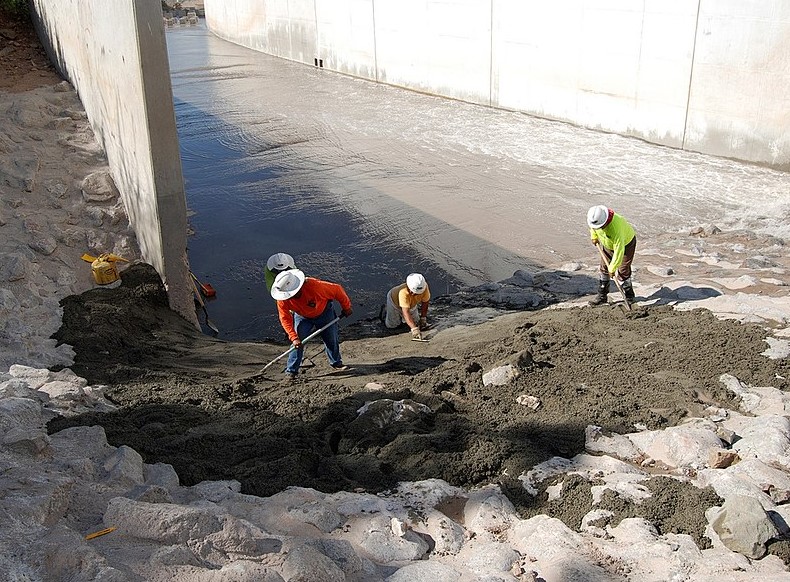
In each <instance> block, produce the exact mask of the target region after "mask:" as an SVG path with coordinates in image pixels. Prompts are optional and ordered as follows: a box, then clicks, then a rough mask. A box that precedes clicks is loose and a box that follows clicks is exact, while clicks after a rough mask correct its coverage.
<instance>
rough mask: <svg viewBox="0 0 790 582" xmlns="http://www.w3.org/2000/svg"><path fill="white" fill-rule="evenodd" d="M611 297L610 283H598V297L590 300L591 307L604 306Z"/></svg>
mask: <svg viewBox="0 0 790 582" xmlns="http://www.w3.org/2000/svg"><path fill="white" fill-rule="evenodd" d="M607 295H609V281H599V282H598V295H596V296H595V297H594V298H593V299H591V300H590V305H604V304H605V303H606V302H607V298H606V297H607Z"/></svg>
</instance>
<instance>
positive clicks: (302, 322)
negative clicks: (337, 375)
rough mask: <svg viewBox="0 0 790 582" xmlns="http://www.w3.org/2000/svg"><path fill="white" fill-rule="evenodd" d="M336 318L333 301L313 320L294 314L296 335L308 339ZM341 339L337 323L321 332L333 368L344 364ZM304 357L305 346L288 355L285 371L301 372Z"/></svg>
mask: <svg viewBox="0 0 790 582" xmlns="http://www.w3.org/2000/svg"><path fill="white" fill-rule="evenodd" d="M335 317H337V315H335V309H334V303H333V302H332V301H330V302H329V303H327V305H326V309H324V312H323V313H322V314H321V315H319V316H318V317H315V318H312V319H311V318H308V317H302V316H301V315H299V314H298V313H294V328H295V329H296V335H298V336H299V339H303V338H306V337H307V336H308V335H310V334H311V333H313V331H314V330H316V329H320V328H322V327H324V326H325V325H326V324H327V323H329V322H330V321H332V320H333V319H334V318H335ZM339 337H340V335H339V333H338V327H337V322H335V323H334V324H333V325H330V326H329V327H327V328H326V329H325V330H324V331H322V332H321V339H322V340H324V351H325V352H326V357H327V358H329V363H330V364H331V365H332V366H336V365H338V366H339V365H342V364H343V360H341V359H340V339H339ZM303 357H304V345H302V347H300V348H297V349H295V350H294V351H292V352H291V353H290V354H289V355H288V364H287V365H286V367H285V371H286V372H288V373H289V374H296V373H297V372H298V371H299V366H301V365H302V358H303Z"/></svg>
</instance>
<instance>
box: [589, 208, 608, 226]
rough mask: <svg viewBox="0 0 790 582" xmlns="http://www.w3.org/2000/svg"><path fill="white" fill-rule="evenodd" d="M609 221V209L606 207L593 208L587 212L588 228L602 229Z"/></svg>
mask: <svg viewBox="0 0 790 582" xmlns="http://www.w3.org/2000/svg"><path fill="white" fill-rule="evenodd" d="M607 220H609V209H608V208H607V207H606V206H593V207H591V208H590V209H589V210H588V211H587V225H588V226H589V227H590V228H602V227H603V226H604V225H605V224H606V221H607Z"/></svg>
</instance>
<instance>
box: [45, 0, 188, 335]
mask: <svg viewBox="0 0 790 582" xmlns="http://www.w3.org/2000/svg"><path fill="white" fill-rule="evenodd" d="M32 4H33V9H34V11H35V15H34V19H35V20H36V26H37V28H38V30H39V36H41V38H42V40H43V41H44V43H45V44H46V45H48V46H47V49H48V51H49V53H50V57H51V59H52V62H53V63H54V64H55V66H56V67H57V68H58V70H59V71H60V73H61V74H62V75H63V76H64V77H65V78H67V79H68V80H69V81H70V82H71V83H72V85H74V88H75V89H76V90H77V93H78V94H79V96H80V100H81V101H82V104H83V106H84V107H85V111H86V113H87V115H88V119H89V120H90V122H91V126H92V128H93V131H94V133H95V134H96V139H97V141H98V142H99V144H100V145H101V146H102V148H103V149H104V151H105V152H106V153H107V160H108V162H109V166H110V171H111V172H112V175H113V178H114V179H115V183H116V185H117V186H118V189H119V190H120V192H121V197H122V198H123V201H124V204H125V206H126V210H127V212H128V214H129V220H130V223H131V225H132V227H133V228H134V231H135V233H136V235H137V240H138V242H139V245H140V249H141V251H142V253H143V258H144V259H145V260H146V262H149V263H150V264H152V265H153V266H154V267H155V268H156V270H157V271H158V272H159V274H160V275H161V277H162V280H163V281H164V283H165V285H166V287H167V290H168V298H169V301H170V306H171V308H173V309H174V310H175V311H177V312H178V313H180V314H182V315H183V316H184V317H185V318H187V319H188V320H189V321H191V322H193V323H194V324H195V325H197V318H196V315H195V309H194V305H193V303H192V301H193V300H192V287H191V279H190V278H189V271H188V267H187V260H186V247H187V219H186V199H185V194H184V181H183V176H182V173H181V156H180V153H179V146H178V135H177V133H176V123H175V114H174V111H173V95H172V89H171V85H170V69H169V66H168V60H167V47H166V45H165V32H164V25H163V20H162V10H161V3H160V2H159V0H33V2H32Z"/></svg>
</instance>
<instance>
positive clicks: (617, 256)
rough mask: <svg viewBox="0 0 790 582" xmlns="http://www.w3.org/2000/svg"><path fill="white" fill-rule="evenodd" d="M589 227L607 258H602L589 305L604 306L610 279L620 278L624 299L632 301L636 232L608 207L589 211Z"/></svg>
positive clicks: (593, 240)
mask: <svg viewBox="0 0 790 582" xmlns="http://www.w3.org/2000/svg"><path fill="white" fill-rule="evenodd" d="M587 226H589V227H590V238H592V243H593V244H594V245H600V247H601V250H603V254H604V255H605V256H606V258H607V259H608V262H609V264H608V265H607V264H606V261H604V259H603V257H601V264H600V269H599V275H598V294H597V295H596V296H595V298H594V299H593V300H592V301H590V305H602V304H604V303H606V301H607V295H608V294H609V281H610V280H611V279H612V277H619V279H620V281H622V283H621V286H622V288H623V291H624V292H625V298H626V299H627V300H628V301H629V302H631V301H633V300H634V298H635V297H636V296H635V294H634V287H633V285H632V283H631V263H632V262H633V260H634V253H635V252H636V232H634V229H633V227H632V226H631V225H630V224H628V221H627V220H626V219H625V218H623V217H622V216H620V215H619V214H617V213H616V212H615V211H614V210H612V209H611V208H607V207H606V206H593V207H592V208H590V210H589V211H588V212H587Z"/></svg>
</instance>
